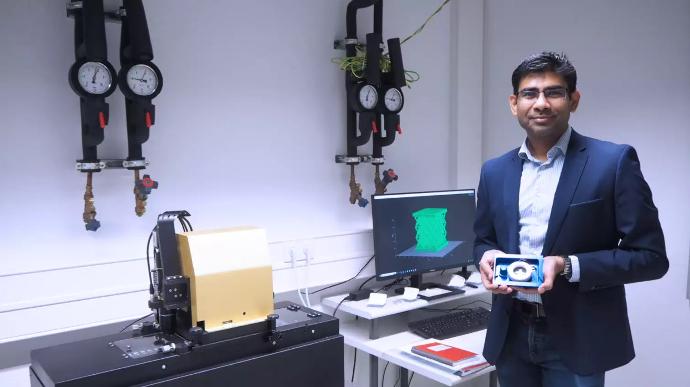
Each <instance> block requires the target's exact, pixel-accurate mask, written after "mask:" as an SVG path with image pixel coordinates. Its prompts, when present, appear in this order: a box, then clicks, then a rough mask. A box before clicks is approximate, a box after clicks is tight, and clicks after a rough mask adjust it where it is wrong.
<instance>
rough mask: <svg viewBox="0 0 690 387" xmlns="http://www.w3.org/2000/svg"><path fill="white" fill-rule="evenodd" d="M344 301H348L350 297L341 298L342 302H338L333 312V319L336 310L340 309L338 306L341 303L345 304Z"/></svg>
mask: <svg viewBox="0 0 690 387" xmlns="http://www.w3.org/2000/svg"><path fill="white" fill-rule="evenodd" d="M345 301H350V296H347V297H345V298H343V299H342V300H340V302H339V303H338V306H336V307H335V310H334V311H333V317H335V314H336V313H337V312H338V309H340V305H342V304H343V302H345Z"/></svg>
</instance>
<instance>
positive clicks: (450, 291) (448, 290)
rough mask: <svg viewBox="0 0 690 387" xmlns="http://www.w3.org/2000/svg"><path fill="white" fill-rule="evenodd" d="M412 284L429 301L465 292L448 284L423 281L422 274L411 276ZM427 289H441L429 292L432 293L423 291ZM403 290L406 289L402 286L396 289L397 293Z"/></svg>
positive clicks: (421, 296)
mask: <svg viewBox="0 0 690 387" xmlns="http://www.w3.org/2000/svg"><path fill="white" fill-rule="evenodd" d="M410 286H411V287H413V288H417V289H419V291H420V293H419V295H418V297H419V298H421V299H423V300H427V301H429V300H435V299H437V298H442V297H447V296H454V295H457V294H463V293H465V291H464V290H463V289H459V288H453V287H450V286H448V285H443V284H437V283H433V282H427V283H424V282H422V274H413V275H412V276H410ZM427 289H438V290H439V291H438V292H427V293H430V294H424V292H422V291H423V290H427ZM403 291H404V289H402V288H401V289H396V293H402V292H403Z"/></svg>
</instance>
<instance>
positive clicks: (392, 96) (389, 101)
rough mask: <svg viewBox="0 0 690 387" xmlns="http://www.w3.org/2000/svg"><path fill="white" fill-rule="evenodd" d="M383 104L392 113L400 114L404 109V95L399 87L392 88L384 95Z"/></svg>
mask: <svg viewBox="0 0 690 387" xmlns="http://www.w3.org/2000/svg"><path fill="white" fill-rule="evenodd" d="M383 103H384V105H385V106H386V109H387V110H388V111H390V112H391V113H398V112H399V111H400V110H402V107H403V94H402V92H401V91H400V89H398V88H397V87H391V88H390V89H388V90H386V93H385V94H384V95H383Z"/></svg>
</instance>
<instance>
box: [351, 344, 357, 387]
mask: <svg viewBox="0 0 690 387" xmlns="http://www.w3.org/2000/svg"><path fill="white" fill-rule="evenodd" d="M353 348H354V347H353ZM356 365H357V348H355V357H354V359H352V378H350V383H354V382H355V366H356Z"/></svg>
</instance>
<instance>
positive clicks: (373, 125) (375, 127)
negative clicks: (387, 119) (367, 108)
mask: <svg viewBox="0 0 690 387" xmlns="http://www.w3.org/2000/svg"><path fill="white" fill-rule="evenodd" d="M371 130H373V131H374V133H378V132H379V128H378V126H376V121H375V120H371Z"/></svg>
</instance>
